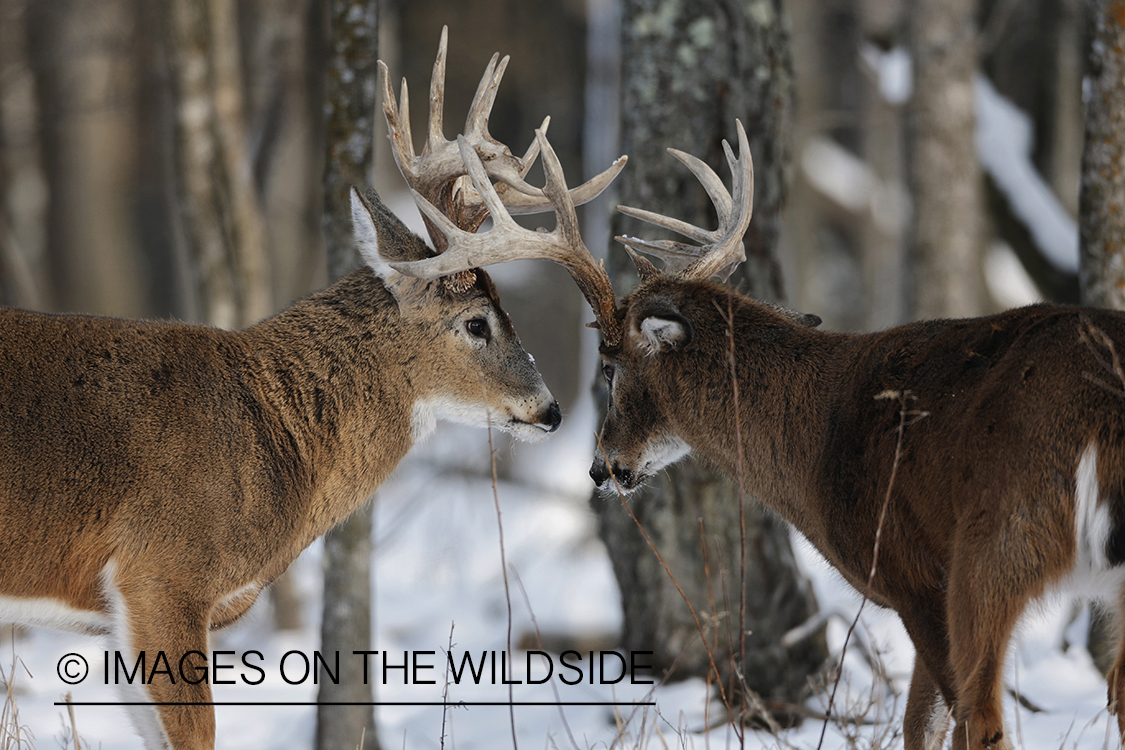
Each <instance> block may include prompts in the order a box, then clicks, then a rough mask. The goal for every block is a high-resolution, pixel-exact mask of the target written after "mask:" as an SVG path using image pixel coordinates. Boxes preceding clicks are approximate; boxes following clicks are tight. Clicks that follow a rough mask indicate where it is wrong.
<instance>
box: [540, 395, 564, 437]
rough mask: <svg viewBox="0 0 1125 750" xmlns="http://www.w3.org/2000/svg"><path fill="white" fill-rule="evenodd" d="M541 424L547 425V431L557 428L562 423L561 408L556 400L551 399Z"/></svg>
mask: <svg viewBox="0 0 1125 750" xmlns="http://www.w3.org/2000/svg"><path fill="white" fill-rule="evenodd" d="M543 424H545V425H547V432H554V431H555V430H557V429H559V425H560V424H562V409H560V408H559V402H558V401H552V402H551V405H550V406H548V407H547V414H546V416H545V418H544V419H543Z"/></svg>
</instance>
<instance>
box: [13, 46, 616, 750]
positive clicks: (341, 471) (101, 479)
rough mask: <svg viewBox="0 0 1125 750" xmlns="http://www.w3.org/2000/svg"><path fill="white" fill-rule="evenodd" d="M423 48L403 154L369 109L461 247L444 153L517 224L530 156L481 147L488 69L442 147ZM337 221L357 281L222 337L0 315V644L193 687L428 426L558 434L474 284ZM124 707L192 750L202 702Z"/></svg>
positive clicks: (394, 127)
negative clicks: (160, 671) (242, 621)
mask: <svg viewBox="0 0 1125 750" xmlns="http://www.w3.org/2000/svg"><path fill="white" fill-rule="evenodd" d="M445 48H446V35H445V33H444V32H443V34H442V40H441V45H440V48H439V53H438V59H437V62H436V63H435V66H434V78H433V82H432V89H433V91H432V97H431V120H430V132H429V135H428V140H427V147H426V150H425V151H424V152H423V154H422V155H421V156H415V155H414V152H413V146H412V144H411V142H410V133H409V130H408V129H407V128H406V122H407V121H408V119H407V118H408V113H407V112H406V106H407V103H406V88H405V82H404V84H403V95H402V111H399V110H398V109H397V107H396V105H395V102H394V100H393V96H388V97H387V101H386V102H385V103H384V107H385V110H386V114H387V119H388V122H389V123H390V126H391V137H392V139H393V140H394V142H395V146H396V159H397V160H398V161H399V164H400V165H401V166H402V171H403V174H404V176H405V177H406V179H407V182H408V183H409V184H410V186H411V188H412V189H413V190H414V191H415V196H416V198H417V199H418V201H419V202H420V204H421V205H422V206H423V208H424V209H425V210H426V211H427V215H428V216H430V217H431V218H433V217H435V216H436V217H440V219H441V221H443V222H446V223H452V224H453V225H455V226H457V227H459V228H462V229H464V230H466V231H468V232H470V233H471V232H473V231H475V229H476V228H477V227H478V226H479V225H480V222H481V221H482V220H483V218H485V216H486V215H487V211H486V210H485V209H483V208H482V207H481V205H479V203H476V202H474V201H475V197H474V193H473V191H472V190H470V189H467V186H464V185H463V184H462V183H463V182H464V180H463V175H464V172H465V168H464V165H463V163H462V161H461V152H462V151H466V152H472V153H474V154H480V155H481V156H483V157H484V158H485V159H486V161H487V162H488V164H489V168H488V174H490V175H492V176H494V177H495V178H498V179H502V180H507V181H508V182H509V183H510V184H513V185H516V186H517V187H518V190H514V189H506V193H507V196H506V197H508V198H509V199H510V200H509V203H510V204H511V205H513V206H514V207H515V210H518V211H525V212H527V211H533V210H544V209H550V208H551V205H552V204H551V202H550V200H549V199H547V198H545V197H544V195H543V193H542V191H541V190H539V189H536V188H533V187H531V186H530V185H527V184H526V183H523V182H522V175H524V174H526V172H527V169H528V167H529V166H530V162H531V161H532V160H533V159H534V158H536V149H535V148H534V147H533V149H532V150H531V151H529V153H528V154H527V155H526V156H525V157H523V158H522V159H520V158H516V157H514V156H513V155H512V154H511V153H510V152H509V151H508V149H507V148H506V147H504V146H503V145H502V144H499V143H497V142H496V141H495V140H493V139H492V138H491V137H490V136H489V135H488V128H487V122H488V114H489V112H490V110H491V107H492V102H493V99H494V97H495V92H496V87H497V86H498V85H499V83H500V78H501V76H502V75H503V71H504V67H505V65H506V63H507V58H505V59H504V60H503V61H502V62H501V63H500V64H499V65H497V62H496V58H495V57H494V58H493V60H492V62H491V63H490V64H489V66H488V69H487V70H486V72H485V75H484V79H483V80H482V82H481V86H480V88H479V90H478V92H477V97H476V99H475V100H474V102H473V105H472V109H471V110H470V114H469V117H468V121H467V124H466V128H465V135H462V136H461V137H460V138H459V139H458V142H452V141H446V140H445V139H444V136H443V135H442V133H441V108H442V99H443V82H444V61H445ZM383 77H384V88H385V89H387V91H388V92H389V85H387V84H386V68H385V66H383ZM451 155H452V156H451ZM479 163H480V162H479V161H478V162H476V164H478V165H479ZM621 166H623V162H619V163H617V164H615V166H614V167H612V168H611V169H610V170H608V171H607V172H606V173H605V174H603V175H601V176H600V177H599V178H596V179H595V180H594V181H592V182H591V183H589V184H587V185H586V186H584V187H583V188H580V189H578V190H577V191H575V193H574V194H573V195H568V196H566V197H567V200H568V201H579V202H581V201H584V200H588V199H589V198H591V197H593V196H594V195H596V194H597V192H599V191H600V190H601V189H602V188H603V187H604V186H605V185H606V184H608V182H609V181H610V180H612V178H613V177H614V176H615V175H616V173H617V172H618V171H619V170H620V168H621ZM484 181H485V182H486V183H487V182H488V181H489V178H488V177H485V178H484ZM521 191H522V192H521ZM432 204H436V205H438V206H441V208H440V209H438V208H435V207H434V205H432ZM352 213H353V222H354V230H355V239H356V244H357V247H358V249H359V251H360V253H361V254H362V256H363V259H364V260H365V261H366V264H365V265H364V266H362V267H361V268H360V269H359V270H356V271H355V272H353V273H351V274H350V275H348V276H346V277H345V278H343V279H341V280H340V281H339V282H338V283H336V284H335V285H333V286H331V287H329V288H328V289H325V290H324V291H321V292H319V293H316V294H313V295H312V296H310V297H308V298H306V299H303V300H300V301H298V302H297V303H295V304H294V305H293V306H291V307H290V308H288V309H287V310H285V311H283V312H281V313H279V314H278V315H276V316H274V317H273V318H270V319H268V320H265V321H263V322H261V323H259V324H257V325H254V326H252V327H250V328H248V329H246V330H243V331H224V330H217V329H213V328H206V327H201V326H192V325H184V324H179V323H171V322H141V321H131V320H113V319H109V318H97V317H89V316H82V315H45V314H39V313H34V312H25V311H22V310H11V309H0V363H3V365H2V366H3V368H4V371H5V373H6V374H4V375H3V377H0V622H19V623H26V624H31V625H42V626H48V627H57V628H64V629H71V630H78V631H84V632H89V633H95V634H97V633H101V634H108V635H109V636H110V637H111V639H112V645H113V648H114V649H116V650H119V651H121V652H123V653H124V655H125V658H126V660H127V662H128V663H129V664H133V663H134V661H135V659H136V657H137V655H138V654H139V653H140V652H147V653H148V657H149V663H150V664H151V663H152V661H153V660H154V659H156V658H157V656H158V654H159V653H160V652H163V653H164V658H165V659H166V660H167V663H168V665H169V666H170V668H171V670H172V671H173V676H177V675H183V674H187V675H189V676H197V675H198V674H200V673H199V672H196V671H194V670H195V668H196V667H202V666H203V663H202V662H200V659H202V658H204V657H203V654H206V653H207V652H208V631H209V630H212V629H215V628H219V627H222V626H224V625H227V624H229V623H231V622H233V621H234V620H237V619H238V618H239V617H240V616H241V615H242V614H243V613H245V612H246V611H247V609H249V607H250V606H251V604H253V603H254V601H255V599H256V598H257V597H258V595H259V594H260V593H261V591H262V589H263V588H264V587H265V586H267V585H268V584H269V583H270V581H272V580H273V579H274V578H276V577H277V576H278V575H279V574H280V573H281V572H282V571H283V570H285V568H286V567H287V566H288V565H289V563H290V562H291V561H292V560H293V559H294V558H295V557H296V556H297V554H298V553H299V552H300V551H301V550H302V549H304V548H305V547H306V546H307V545H308V544H309V543H310V542H312V541H313V540H314V539H316V538H317V537H318V536H320V535H321V534H323V533H324V532H325V531H327V530H328V529H329V528H331V527H332V526H333V525H334V524H335V523H337V522H338V521H340V520H341V519H343V518H344V517H346V516H347V515H349V514H350V513H351V512H352V511H354V510H355V509H356V508H357V507H358V506H359V505H360V504H362V503H363V502H364V501H365V500H366V499H367V498H368V497H369V496H370V495H371V493H372V492H373V491H374V490H375V488H376V487H378V486H379V484H380V483H381V482H382V481H383V480H384V479H386V477H387V476H388V475H389V474H390V473H391V471H392V470H393V469H394V468H395V466H396V464H398V462H399V461H400V460H401V459H402V457H403V456H404V455H405V454H406V453H407V451H408V450H409V449H410V447H411V446H412V445H414V444H415V443H417V442H418V441H419V440H421V439H422V438H423V437H424V436H425V435H426V434H427V433H429V432H430V431H431V430H432V429H433V427H434V423H435V419H437V418H447V419H452V420H454V421H458V422H467V423H469V424H475V425H481V426H484V425H493V426H496V427H499V428H501V429H503V430H507V431H508V432H511V433H512V434H514V435H515V436H516V437H518V438H521V439H536V438H539V437H542V436H544V435H546V434H547V433H548V432H551V431H554V430H555V429H556V428H557V427H558V426H559V422H560V419H561V415H560V411H559V407H558V404H557V403H556V402H555V400H554V398H553V397H552V396H551V394H550V392H549V391H548V390H547V388H546V387H545V386H544V384H543V380H542V378H541V377H540V375H539V373H538V372H537V371H536V369H535V367H534V366H533V364H532V362H531V359H530V357H529V356H528V354H527V353H526V352H525V351H524V349H523V347H522V346H521V344H520V342H519V339H518V338H517V336H516V333H515V331H514V330H513V328H512V324H511V322H510V320H509V318H508V316H507V314H505V312H504V311H503V310H502V309H501V307H500V303H499V300H498V298H497V294H496V289H495V287H494V286H493V284H492V282H491V281H490V279H489V277H488V275H487V274H485V273H484V272H483V271H481V270H480V269H478V268H465V269H460V271H459V272H458V273H456V274H453V275H452V276H449V277H446V278H443V279H436V280H434V281H422V280H418V279H415V278H411V277H408V276H403V275H401V274H399V273H397V272H395V271H394V270H392V268H391V267H390V264H392V263H398V262H403V261H410V260H418V259H423V258H427V257H431V256H433V255H434V254H435V252H434V251H433V250H431V249H430V248H428V247H427V246H426V244H425V243H424V242H423V240H422V239H421V238H419V237H417V236H416V235H414V234H412V233H411V232H410V231H409V230H407V229H406V227H405V226H403V225H402V224H401V223H400V222H399V221H398V220H397V219H396V218H395V217H394V216H393V215H392V214H391V213H390V212H389V211H388V210H387V209H386V207H384V205H383V204H382V203H381V202H380V201H379V199H378V196H376V195H375V193H374V191H369V192H367V193H366V194H363V195H361V194H360V193H359V192H358V191H353V195H352ZM458 231H461V229H459V230H458ZM474 237H475V238H476V240H477V241H478V246H479V248H480V252H481V253H482V254H483V255H482V257H487V255H488V254H489V253H491V252H494V251H503V250H504V248H503V243H504V242H505V241H506V240H505V238H504V237H503V236H502V235H495V236H492V235H489V234H488V233H486V234H482V235H474ZM434 240H435V244H437V245H438V250H439V251H440V250H441V249H443V248H444V245H445V238H444V237H443V236H442V235H441V234H440V233H437V234H434ZM438 257H440V256H438ZM181 660H184V661H181ZM185 665H186V669H187V671H186V672H184V671H183V669H184V667H185ZM131 689H133V690H141V691H143V692H141V694H139V695H128V696H127V699H128V700H130V701H139V702H151V703H157V704H203V705H159V706H157V707H156V708H155V710H154V709H153V708H151V707H148V706H137V707H133V708H132V709H131V710H133V716H132V718H133V720H134V723H135V724H136V726H137V729H138V731H139V732H140V734H141V735H142V737H143V739H144V742H145V745H146V747H148V748H153V749H155V748H167V747H171V748H174V749H175V750H188V749H189V748H190V749H196V748H211V747H213V746H214V732H215V722H214V712H213V709H212V708H211V707H210V706H208V705H206V704H207V703H208V702H209V701H210V700H211V691H210V688H209V687H208V684H207V681H206V680H203V681H201V682H197V683H196V684H192V682H190V681H185V680H184V679H175V681H174V683H173V682H172V681H170V680H166V679H163V678H162V677H157V678H156V679H154V680H153V681H152V682H150V683H149V684H148V685H145V686H144V687H133V688H131Z"/></svg>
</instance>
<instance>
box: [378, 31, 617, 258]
mask: <svg viewBox="0 0 1125 750" xmlns="http://www.w3.org/2000/svg"><path fill="white" fill-rule="evenodd" d="M447 44H448V28H447V27H443V28H442V30H441V42H440V43H439V45H438V53H437V59H436V60H435V61H434V70H433V75H432V76H431V78H430V117H429V127H428V131H427V134H426V144H425V146H424V147H423V149H422V154H421V156H418V155H416V154H415V152H414V141H413V138H412V135H411V132H410V111H409V110H410V105H409V96H408V93H407V86H406V79H403V81H402V88H401V94H400V97H399V102H401V106H399V103H396V101H395V96H394V92H393V91H392V90H391V84H390V74H389V72H388V70H387V66H386V64H385V63H383V62H382V61H381V60H380V61H379V71H380V75H381V77H382V81H383V113H384V114H385V115H386V118H387V127H388V129H389V131H390V135H389V137H390V139H391V143H392V148H391V152H392V153H393V154H394V158H395V163H396V164H398V168H399V171H400V172H402V176H403V177H404V178H406V182H407V184H408V185H409V186H410V188H411V189H412V190H413V191H415V192H416V193H418V194H420V195H422V196H423V197H424V198H425V199H426V200H427V201H428V202H430V203H431V204H433V205H435V206H437V207H438V208H439V209H441V212H442V213H443V214H444V215H445V216H447V217H449V218H450V219H451V220H452V221H453V223H454V224H456V225H457V226H458V227H459V228H461V229H465V230H468V231H476V229H477V228H479V227H480V225H481V223H482V222H483V221H484V220H485V219H486V218H487V217H488V209H487V207H486V205H485V204H484V202H483V201H482V198H481V195H480V192H479V188H477V189H474V187H473V186H472V184H471V183H470V182H469V181H468V180H467V179H465V174H466V172H465V160H464V159H463V158H462V156H461V153H460V147H459V146H458V143H457V142H456V141H449V140H446V138H445V135H444V132H443V107H444V103H445V59H446V48H447ZM498 59H499V55H493V56H492V59H491V60H490V61H489V63H488V66H487V67H486V68H485V70H484V75H483V76H482V77H481V81H480V84H479V85H478V86H477V91H476V94H475V95H474V96H473V102H472V105H470V107H469V114H468V116H467V117H466V118H465V131H464V135H463V137H464V138H465V139H466V141H467V142H468V143H469V144H470V145H471V146H472V147H473V150H474V151H475V152H476V153H477V155H478V156H479V157H480V160H481V161H482V162H483V164H484V165H485V171H486V173H487V174H488V175H489V177H491V178H493V179H496V180H499V181H500V183H501V184H499V185H497V186H496V193H497V194H498V195H499V196H501V200H502V204H503V205H504V206H505V207H506V209H507V212H508V213H511V214H532V213H542V212H544V211H550V210H551V208H552V204H551V201H550V200H548V199H547V198H546V197H545V196H544V195H543V191H542V190H540V189H539V188H536V187H533V186H531V185H529V184H527V183H526V182H524V180H523V178H524V177H525V176H527V173H528V171H529V170H530V169H531V166H532V164H533V163H534V162H535V159H536V158H537V157H538V155H539V143H538V141H535V142H534V143H532V144H531V146H530V148H528V150H527V153H525V154H524V155H523V157H522V158H517V157H516V156H514V155H513V154H512V152H511V150H509V148H508V147H507V146H506V145H504V144H503V143H500V142H499V141H497V140H496V139H495V138H493V137H492V136H491V135H490V134H489V132H488V117H489V114H490V113H491V112H492V105H493V104H494V103H495V101H496V91H497V89H498V88H499V86H500V80H501V79H502V78H503V77H504V71H505V70H506V69H507V67H508V57H507V56H505V57H504V58H503V59H499V62H497V61H498ZM550 121H551V118H550V117H547V118H546V119H544V120H543V124H542V125H541V126H540V129H541V130H543V131H544V132H545V131H546V129H547V126H548V125H549V124H550ZM622 167H624V161H621V160H619V161H617V162H614V164H613V166H611V167H610V168H609V169H607V170H606V171H605V172H602V173H601V174H599V175H597V176H596V177H594V178H593V179H591V180H590V181H588V182H586V183H585V184H583V185H581V186H579V187H577V188H575V189H574V190H573V191H571V200H572V201H573V203H574V204H575V205H581V204H583V203H586V202H588V201H590V200H593V199H594V198H595V197H597V196H598V194H600V193H601V192H602V191H603V190H604V189H605V188H606V187H607V186H608V185H609V183H611V182H612V181H613V179H614V178H615V177H616V176H617V174H618V172H620V171H621V168H622ZM427 229H428V230H429V231H430V238H431V239H432V240H433V242H434V245H435V247H436V249H437V250H438V252H442V251H443V250H444V249H445V246H444V244H443V243H444V240H445V238H444V237H443V236H442V235H441V233H439V232H436V231H435V228H434V225H433V223H432V219H427Z"/></svg>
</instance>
